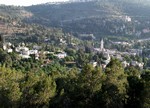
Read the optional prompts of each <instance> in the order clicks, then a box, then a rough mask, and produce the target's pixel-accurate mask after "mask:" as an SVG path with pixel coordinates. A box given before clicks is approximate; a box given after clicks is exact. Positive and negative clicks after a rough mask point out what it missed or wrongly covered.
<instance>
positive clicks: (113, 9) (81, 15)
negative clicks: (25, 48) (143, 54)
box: [25, 0, 150, 38]
mask: <svg viewBox="0 0 150 108" xmlns="http://www.w3.org/2000/svg"><path fill="white" fill-rule="evenodd" d="M148 4H149V2H147V1H145V0H142V1H141V0H132V1H129V0H98V1H90V2H73V3H64V4H48V3H47V4H42V5H35V6H30V7H25V9H26V10H28V11H29V12H31V13H33V14H34V16H33V17H32V18H31V19H26V22H28V23H31V22H35V23H40V24H42V25H46V26H51V27H61V28H63V29H64V30H65V31H67V32H72V33H74V34H83V33H93V34H94V35H95V36H96V37H101V36H107V35H117V36H127V37H134V38H136V34H137V33H138V32H142V30H143V29H145V28H149V27H150V26H149V24H146V27H145V28H144V27H142V26H143V25H144V26H145V23H147V21H149V11H150V6H149V5H148ZM127 18H131V21H128V20H127ZM41 20H42V21H41ZM139 23H140V25H139ZM143 23H144V24H143ZM138 26H141V28H139V27H138Z"/></svg>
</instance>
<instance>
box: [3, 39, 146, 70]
mask: <svg viewBox="0 0 150 108" xmlns="http://www.w3.org/2000/svg"><path fill="white" fill-rule="evenodd" d="M45 41H47V39H45ZM60 43H63V44H66V41H65V40H63V39H60ZM112 44H122V45H130V44H129V43H127V42H112ZM2 48H3V50H4V51H6V52H7V53H13V52H14V53H17V54H18V55H19V57H20V58H21V59H30V58H31V56H32V57H34V59H35V60H39V59H40V58H41V56H43V55H45V56H46V55H48V54H50V55H52V56H55V57H57V58H58V59H64V58H65V57H67V56H70V55H68V54H67V53H66V52H65V51H63V50H58V51H56V52H51V51H43V50H42V46H39V45H33V46H32V47H30V48H29V47H28V46H26V43H19V44H18V46H14V45H13V44H12V43H10V42H5V41H4V43H3V47H2ZM91 50H93V53H94V54H95V55H96V54H97V53H99V54H102V56H103V58H102V60H101V63H100V64H98V62H96V61H94V60H91V61H90V62H89V63H91V64H92V65H93V66H94V67H95V66H97V65H100V66H102V67H103V68H105V67H106V66H107V64H108V63H109V62H110V61H111V58H117V59H119V60H120V61H121V62H122V65H123V67H124V68H125V67H128V66H130V65H131V66H138V67H139V68H140V69H143V66H144V63H143V62H138V61H130V62H127V61H125V59H124V57H125V56H141V55H142V50H139V49H130V50H129V51H128V52H120V51H117V50H116V49H105V47H104V40H103V39H102V40H101V41H100V47H99V48H94V47H93V48H92V49H91ZM46 60H48V59H46V58H45V61H46ZM69 62H71V63H72V62H75V61H69Z"/></svg>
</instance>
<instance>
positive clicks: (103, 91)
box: [0, 52, 150, 108]
mask: <svg viewBox="0 0 150 108" xmlns="http://www.w3.org/2000/svg"><path fill="white" fill-rule="evenodd" d="M0 59H1V61H2V59H3V63H2V64H3V65H1V66H0V80H1V81H0V106H1V107H4V108H8V107H15V108H17V107H18V108H19V107H24V108H30V107H32V108H33V107H36V108H48V107H50V108H53V107H54V108H70V107H71V108H78V107H86V108H91V107H92V108H99V107H102V108H114V107H115V108H134V107H136V108H149V107H150V104H149V101H150V93H149V90H150V86H149V83H150V71H149V70H143V71H140V70H139V69H137V68H135V67H132V66H131V67H128V68H125V69H124V68H123V67H122V65H121V62H120V61H118V60H117V59H111V62H110V63H109V64H108V65H107V67H106V68H105V70H103V69H102V68H101V67H93V66H92V65H90V64H88V63H87V64H84V65H83V67H82V68H81V69H80V70H79V69H78V68H76V67H74V68H70V69H68V68H67V67H65V66H61V65H60V64H59V63H53V65H52V64H51V65H47V66H46V67H44V68H43V69H42V67H39V66H40V63H39V62H37V61H35V60H34V59H33V60H32V59H31V60H21V61H20V62H19V61H18V57H17V56H16V55H9V56H8V55H7V56H6V54H3V57H2V52H1V58H0ZM15 59H16V60H15ZM10 60H13V61H12V62H10ZM21 66H22V67H21ZM12 67H13V68H12ZM25 70H26V71H25Z"/></svg>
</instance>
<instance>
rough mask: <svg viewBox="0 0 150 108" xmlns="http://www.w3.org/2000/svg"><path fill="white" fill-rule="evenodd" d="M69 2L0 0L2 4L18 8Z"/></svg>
mask: <svg viewBox="0 0 150 108" xmlns="http://www.w3.org/2000/svg"><path fill="white" fill-rule="evenodd" d="M60 1H67V0H0V4H5V5H16V6H29V5H35V4H41V3H47V2H60Z"/></svg>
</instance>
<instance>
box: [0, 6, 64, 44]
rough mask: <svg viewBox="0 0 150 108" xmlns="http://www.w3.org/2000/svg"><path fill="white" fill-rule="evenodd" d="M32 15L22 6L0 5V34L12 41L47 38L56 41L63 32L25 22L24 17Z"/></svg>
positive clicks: (42, 40) (38, 41)
mask: <svg viewBox="0 0 150 108" xmlns="http://www.w3.org/2000/svg"><path fill="white" fill-rule="evenodd" d="M32 16H33V14H32V13H31V12H28V11H27V10H25V9H24V8H23V7H15V6H5V5H0V35H3V36H4V37H5V39H9V41H11V42H13V43H18V42H35V43H40V42H44V39H46V38H48V39H49V40H50V41H53V43H56V41H58V40H59V39H60V38H62V36H64V32H63V31H62V30H61V29H57V28H52V27H45V26H44V25H40V24H35V23H31V24H29V23H25V22H24V21H23V20H24V19H25V18H28V19H30V18H31V17H32Z"/></svg>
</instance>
